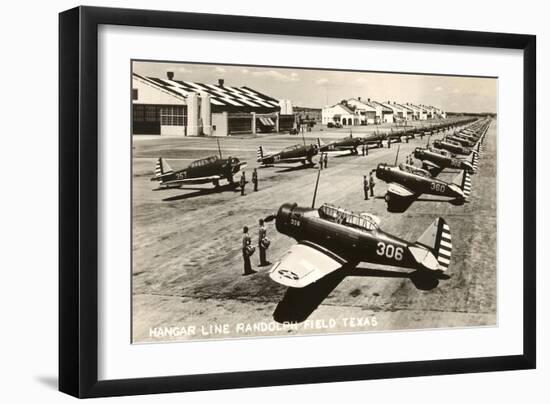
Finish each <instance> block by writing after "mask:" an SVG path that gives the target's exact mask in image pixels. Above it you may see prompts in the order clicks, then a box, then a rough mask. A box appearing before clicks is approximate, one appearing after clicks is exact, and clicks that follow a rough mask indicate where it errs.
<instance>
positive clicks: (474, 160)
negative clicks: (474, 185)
mask: <svg viewBox="0 0 550 404" xmlns="http://www.w3.org/2000/svg"><path fill="white" fill-rule="evenodd" d="M478 161H479V153H477V152H476V151H472V153H471V154H470V162H471V163H472V167H473V168H474V172H477V164H478Z"/></svg>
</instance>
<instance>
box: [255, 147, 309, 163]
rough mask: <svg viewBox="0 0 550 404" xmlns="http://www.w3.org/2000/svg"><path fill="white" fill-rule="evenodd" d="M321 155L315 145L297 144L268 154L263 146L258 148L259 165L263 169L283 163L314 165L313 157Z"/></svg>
mask: <svg viewBox="0 0 550 404" xmlns="http://www.w3.org/2000/svg"><path fill="white" fill-rule="evenodd" d="M317 153H319V148H318V147H317V145H315V144H310V145H306V144H305V143H304V144H303V145H300V144H296V145H294V146H289V147H287V148H285V149H283V150H281V151H280V152H277V153H266V152H265V150H264V149H263V147H262V146H258V158H257V161H258V163H260V164H261V166H262V167H268V166H273V165H275V164H281V163H302V164H306V163H307V164H310V165H313V164H314V163H313V157H314V156H315V155H316V154H317Z"/></svg>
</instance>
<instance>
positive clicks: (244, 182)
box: [239, 170, 246, 195]
mask: <svg viewBox="0 0 550 404" xmlns="http://www.w3.org/2000/svg"><path fill="white" fill-rule="evenodd" d="M245 185H246V176H245V175H244V170H243V173H242V174H241V179H240V181H239V186H240V187H241V195H244V187H245Z"/></svg>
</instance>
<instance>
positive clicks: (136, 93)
mask: <svg viewBox="0 0 550 404" xmlns="http://www.w3.org/2000/svg"><path fill="white" fill-rule="evenodd" d="M137 99H138V90H137V88H132V100H137Z"/></svg>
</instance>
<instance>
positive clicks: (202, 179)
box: [151, 156, 246, 189]
mask: <svg viewBox="0 0 550 404" xmlns="http://www.w3.org/2000/svg"><path fill="white" fill-rule="evenodd" d="M244 167H246V162H244V161H240V160H239V159H238V158H236V157H227V158H220V157H218V156H211V157H207V158H204V159H200V160H196V161H193V162H192V163H191V164H189V165H188V166H187V167H185V168H182V169H181V170H176V171H174V170H172V168H171V167H170V166H169V165H168V163H167V162H166V160H165V159H163V158H159V159H158V160H157V164H156V166H155V175H154V177H152V178H151V181H158V182H159V188H160V189H168V188H179V187H181V186H183V185H185V184H207V183H212V184H213V185H214V186H216V187H217V186H218V185H219V183H220V180H222V179H226V180H227V181H228V183H233V176H234V175H235V174H236V173H238V172H239V171H240V170H241V169H243V168H244Z"/></svg>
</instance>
